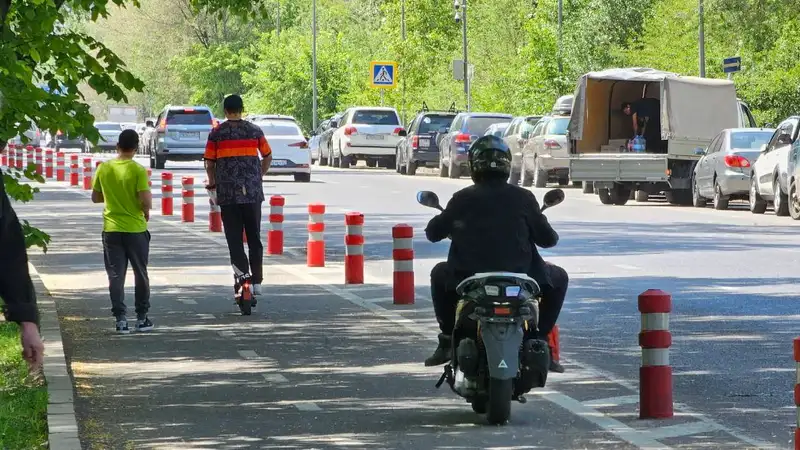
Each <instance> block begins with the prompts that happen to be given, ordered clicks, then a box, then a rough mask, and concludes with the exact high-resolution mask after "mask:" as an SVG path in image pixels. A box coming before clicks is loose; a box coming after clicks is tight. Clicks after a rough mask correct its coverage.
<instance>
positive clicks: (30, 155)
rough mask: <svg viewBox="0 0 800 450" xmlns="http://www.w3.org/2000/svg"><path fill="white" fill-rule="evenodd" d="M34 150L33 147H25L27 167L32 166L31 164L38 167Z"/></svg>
mask: <svg viewBox="0 0 800 450" xmlns="http://www.w3.org/2000/svg"><path fill="white" fill-rule="evenodd" d="M34 158H35V157H34V149H33V146H32V145H29V146H27V147H25V167H27V166H30V165H31V164H33V165H34V167H35V165H36V161H35V159H34Z"/></svg>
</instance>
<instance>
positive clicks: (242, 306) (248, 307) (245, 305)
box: [239, 300, 253, 316]
mask: <svg viewBox="0 0 800 450" xmlns="http://www.w3.org/2000/svg"><path fill="white" fill-rule="evenodd" d="M239 310H241V311H242V315H243V316H249V315H251V314H253V305H252V304H251V303H250V301H249V300H244V301H241V302H240V303H239Z"/></svg>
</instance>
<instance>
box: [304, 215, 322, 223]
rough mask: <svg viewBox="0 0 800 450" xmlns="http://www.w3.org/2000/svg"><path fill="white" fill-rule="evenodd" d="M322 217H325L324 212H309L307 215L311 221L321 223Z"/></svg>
mask: <svg viewBox="0 0 800 450" xmlns="http://www.w3.org/2000/svg"><path fill="white" fill-rule="evenodd" d="M324 217H325V214H309V215H308V220H309V222H311V223H323V222H324V220H323V218H324Z"/></svg>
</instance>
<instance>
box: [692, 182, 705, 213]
mask: <svg viewBox="0 0 800 450" xmlns="http://www.w3.org/2000/svg"><path fill="white" fill-rule="evenodd" d="M692 204H693V205H694V207H695V208H705V207H706V199H705V198H703V197H702V196H701V195H700V189H698V188H697V180H696V179H695V178H692Z"/></svg>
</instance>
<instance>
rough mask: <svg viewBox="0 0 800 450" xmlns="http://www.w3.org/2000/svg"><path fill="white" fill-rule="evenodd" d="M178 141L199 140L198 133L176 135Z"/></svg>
mask: <svg viewBox="0 0 800 450" xmlns="http://www.w3.org/2000/svg"><path fill="white" fill-rule="evenodd" d="M178 139H194V140H199V139H200V133H178Z"/></svg>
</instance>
